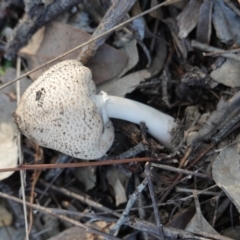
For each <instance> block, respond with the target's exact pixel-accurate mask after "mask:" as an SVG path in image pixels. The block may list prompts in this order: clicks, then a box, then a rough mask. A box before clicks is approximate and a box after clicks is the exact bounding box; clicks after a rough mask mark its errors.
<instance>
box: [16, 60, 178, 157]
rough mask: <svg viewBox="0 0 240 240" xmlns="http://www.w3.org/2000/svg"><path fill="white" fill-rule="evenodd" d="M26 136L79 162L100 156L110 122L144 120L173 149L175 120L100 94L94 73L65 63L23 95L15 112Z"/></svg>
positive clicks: (74, 62)
mask: <svg viewBox="0 0 240 240" xmlns="http://www.w3.org/2000/svg"><path fill="white" fill-rule="evenodd" d="M13 116H14V119H15V123H16V124H17V126H18V129H19V130H20V131H21V132H22V133H23V134H24V135H25V136H26V137H28V138H30V139H31V140H33V141H34V142H36V143H38V144H39V145H42V146H44V147H47V148H51V149H54V150H57V151H60V152H63V153H65V154H68V155H70V156H73V157H76V158H81V159H86V160H90V159H97V158H100V157H102V156H103V155H104V154H105V153H106V152H107V151H108V150H109V148H110V147H111V145H112V143H113V140H114V128H113V125H112V122H111V120H110V119H109V118H118V119H122V120H126V121H130V122H133V123H136V124H139V123H140V122H144V123H145V124H146V127H147V129H148V132H149V134H151V135H152V136H153V137H154V138H156V139H157V140H158V141H160V142H161V143H163V144H164V145H165V146H166V147H168V148H170V147H171V141H172V131H173V129H174V128H176V127H177V124H176V123H175V121H174V118H172V117H171V116H169V115H167V114H164V113H162V112H160V111H158V110H156V109H154V108H152V107H149V106H147V105H144V104H141V103H139V102H136V101H133V100H129V99H125V98H120V97H116V96H108V95H107V94H106V93H105V92H101V93H100V94H98V95H96V86H95V84H94V82H93V80H92V74H91V71H90V69H88V68H87V67H85V66H83V65H82V64H81V63H80V62H79V61H77V60H65V61H62V62H60V63H57V64H56V65H54V66H53V67H51V68H49V69H48V70H47V71H46V72H44V73H43V74H42V75H41V76H40V77H39V78H38V79H37V80H36V81H35V82H33V83H32V84H31V85H30V87H29V88H28V89H27V90H26V91H25V93H24V94H23V96H22V98H21V101H20V104H19V106H18V108H17V110H16V111H15V112H14V114H13Z"/></svg>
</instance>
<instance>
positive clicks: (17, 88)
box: [16, 57, 29, 240]
mask: <svg viewBox="0 0 240 240" xmlns="http://www.w3.org/2000/svg"><path fill="white" fill-rule="evenodd" d="M20 72H21V58H19V57H18V58H17V77H18V76H19V75H20ZM16 90H17V105H18V104H19V102H20V97H21V93H20V82H17V84H16ZM17 143H18V159H19V163H20V165H21V164H23V157H22V148H21V133H20V132H18V135H17ZM20 179H21V193H22V199H23V213H24V222H25V231H26V238H25V239H26V240H29V235H28V220H27V207H26V196H25V171H20Z"/></svg>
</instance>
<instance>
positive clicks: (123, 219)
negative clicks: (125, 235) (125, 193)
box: [110, 178, 147, 236]
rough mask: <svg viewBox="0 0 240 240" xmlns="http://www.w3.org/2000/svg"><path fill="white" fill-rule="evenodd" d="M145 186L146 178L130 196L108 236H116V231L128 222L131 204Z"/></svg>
mask: <svg viewBox="0 0 240 240" xmlns="http://www.w3.org/2000/svg"><path fill="white" fill-rule="evenodd" d="M146 186H147V178H145V179H144V180H143V181H142V183H141V184H140V185H139V186H138V187H137V190H135V191H134V193H133V194H132V195H131V196H130V198H129V200H128V203H127V206H126V207H125V209H124V211H123V213H122V215H121V217H120V218H119V219H118V221H117V222H116V224H115V225H114V227H113V228H112V229H111V230H110V234H112V235H113V236H116V235H117V234H118V231H119V229H120V228H121V226H122V225H123V224H124V223H125V222H126V221H127V220H128V215H129V212H130V210H131V208H132V206H133V204H134V203H135V202H136V200H137V198H138V196H139V195H140V193H141V192H142V191H143V189H144V188H145V187H146Z"/></svg>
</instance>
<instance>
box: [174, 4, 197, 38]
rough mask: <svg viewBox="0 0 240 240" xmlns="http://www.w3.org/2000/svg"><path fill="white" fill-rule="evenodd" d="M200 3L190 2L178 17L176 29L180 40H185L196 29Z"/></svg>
mask: <svg viewBox="0 0 240 240" xmlns="http://www.w3.org/2000/svg"><path fill="white" fill-rule="evenodd" d="M200 6H201V1H197V0H191V1H189V2H188V4H187V5H186V6H185V8H184V9H183V11H182V12H181V13H180V14H179V15H178V17H177V21H178V27H179V34H178V36H179V37H180V38H185V37H187V35H188V34H189V33H190V32H191V31H192V30H193V29H194V28H195V27H196V25H197V22H198V15H199V9H200Z"/></svg>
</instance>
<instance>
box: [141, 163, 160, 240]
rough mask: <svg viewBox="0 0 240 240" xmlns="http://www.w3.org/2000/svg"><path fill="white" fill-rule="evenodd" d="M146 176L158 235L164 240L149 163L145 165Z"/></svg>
mask: <svg viewBox="0 0 240 240" xmlns="http://www.w3.org/2000/svg"><path fill="white" fill-rule="evenodd" d="M145 174H146V178H147V182H148V189H149V192H150V195H151V199H152V205H153V211H154V215H155V219H156V224H157V230H158V234H159V237H160V239H161V240H164V233H163V226H162V223H161V220H160V216H159V211H158V206H157V200H156V196H155V193H154V190H153V184H152V180H151V171H150V163H149V162H147V163H146V165H145Z"/></svg>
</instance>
